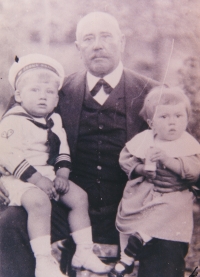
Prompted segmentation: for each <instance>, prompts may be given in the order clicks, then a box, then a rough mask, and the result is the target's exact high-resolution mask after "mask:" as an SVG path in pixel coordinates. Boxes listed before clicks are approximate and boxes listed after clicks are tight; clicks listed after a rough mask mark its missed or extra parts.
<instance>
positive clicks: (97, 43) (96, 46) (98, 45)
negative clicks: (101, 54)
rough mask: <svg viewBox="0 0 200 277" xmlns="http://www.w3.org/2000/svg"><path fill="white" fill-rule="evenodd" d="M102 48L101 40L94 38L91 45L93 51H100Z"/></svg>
mask: <svg viewBox="0 0 200 277" xmlns="http://www.w3.org/2000/svg"><path fill="white" fill-rule="evenodd" d="M102 47H103V46H102V40H101V38H100V37H96V38H95V40H94V43H93V48H94V49H101V48H102Z"/></svg>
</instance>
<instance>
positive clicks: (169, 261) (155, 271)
mask: <svg viewBox="0 0 200 277" xmlns="http://www.w3.org/2000/svg"><path fill="white" fill-rule="evenodd" d="M187 252H188V243H184V242H177V241H167V240H161V239H155V238H154V239H152V240H151V241H149V242H148V243H147V244H146V245H145V246H144V247H143V250H142V252H141V254H140V255H139V256H138V259H139V262H140V266H139V272H138V277H161V276H162V277H184V270H185V261H184V258H185V256H186V254H187Z"/></svg>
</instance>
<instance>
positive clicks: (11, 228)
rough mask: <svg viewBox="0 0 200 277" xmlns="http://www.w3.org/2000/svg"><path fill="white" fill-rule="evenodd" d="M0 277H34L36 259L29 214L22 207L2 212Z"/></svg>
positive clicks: (0, 219) (10, 208) (0, 225)
mask: <svg viewBox="0 0 200 277" xmlns="http://www.w3.org/2000/svg"><path fill="white" fill-rule="evenodd" d="M0 259H1V261H0V276H1V277H34V276H35V274H34V271H35V259H34V256H33V253H32V250H31V247H30V244H29V238H28V233H27V213H26V211H25V210H24V209H23V208H22V207H9V208H6V209H1V212H0Z"/></svg>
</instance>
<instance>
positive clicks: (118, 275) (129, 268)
mask: <svg viewBox="0 0 200 277" xmlns="http://www.w3.org/2000/svg"><path fill="white" fill-rule="evenodd" d="M117 264H121V265H122V266H123V267H124V269H123V270H122V271H117V270H116V269H115V268H113V269H112V270H111V271H110V272H109V273H108V277H123V276H124V275H125V274H130V273H132V272H133V269H134V263H132V264H131V265H127V264H125V263H124V262H122V261H119V262H117ZM117 264H116V265H117ZM116 265H115V266H116Z"/></svg>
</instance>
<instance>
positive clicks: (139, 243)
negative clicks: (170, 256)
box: [111, 86, 200, 276]
mask: <svg viewBox="0 0 200 277" xmlns="http://www.w3.org/2000/svg"><path fill="white" fill-rule="evenodd" d="M189 113H190V102H189V99H188V98H187V96H186V95H185V94H184V93H183V92H182V91H181V90H180V89H179V88H167V87H164V86H163V87H156V88H154V89H152V90H151V91H150V92H149V94H148V95H147V97H146V99H145V102H144V106H143V109H142V111H141V113H140V114H141V116H142V117H143V118H144V119H145V120H146V121H147V123H148V124H149V126H150V128H151V130H145V131H143V132H142V133H139V134H138V135H136V136H135V137H133V138H132V139H131V140H130V141H128V142H127V143H126V146H125V147H124V148H123V150H122V151H121V153H120V159H119V162H120V165H121V167H122V169H123V170H124V171H125V172H126V173H127V175H128V177H129V181H128V182H127V184H126V187H125V190H124V193H123V197H122V200H121V202H120V204H119V208H118V213H117V218H116V226H117V229H118V230H119V232H120V246H121V260H120V261H119V262H118V263H117V264H116V266H115V269H114V270H113V271H112V273H111V276H116V275H120V274H121V273H123V272H126V273H127V272H128V271H129V272H130V271H131V270H132V269H133V266H134V259H135V257H136V255H137V254H139V253H140V251H141V249H142V247H143V245H144V244H145V243H146V242H148V241H150V240H151V239H152V238H158V239H164V240H170V241H178V242H186V243H189V242H190V240H191V236H192V229H193V212H192V211H193V209H192V205H193V193H192V192H191V191H189V189H187V188H188V186H187V185H188V184H194V183H195V182H196V181H197V180H198V178H199V173H200V145H199V143H198V142H197V141H196V139H195V138H193V137H192V136H191V135H190V134H189V133H188V132H186V128H187V124H188V118H189ZM145 161H146V165H145ZM149 162H150V164H148V163H149ZM154 164H155V165H156V167H159V168H163V169H165V170H169V171H173V172H174V173H176V174H177V178H179V179H180V180H182V183H183V190H182V191H176V192H170V193H159V192H156V188H155V186H154V184H153V179H154V177H155V176H156V168H153V167H152V166H154ZM161 259H162V257H161ZM129 269H130V270H129Z"/></svg>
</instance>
